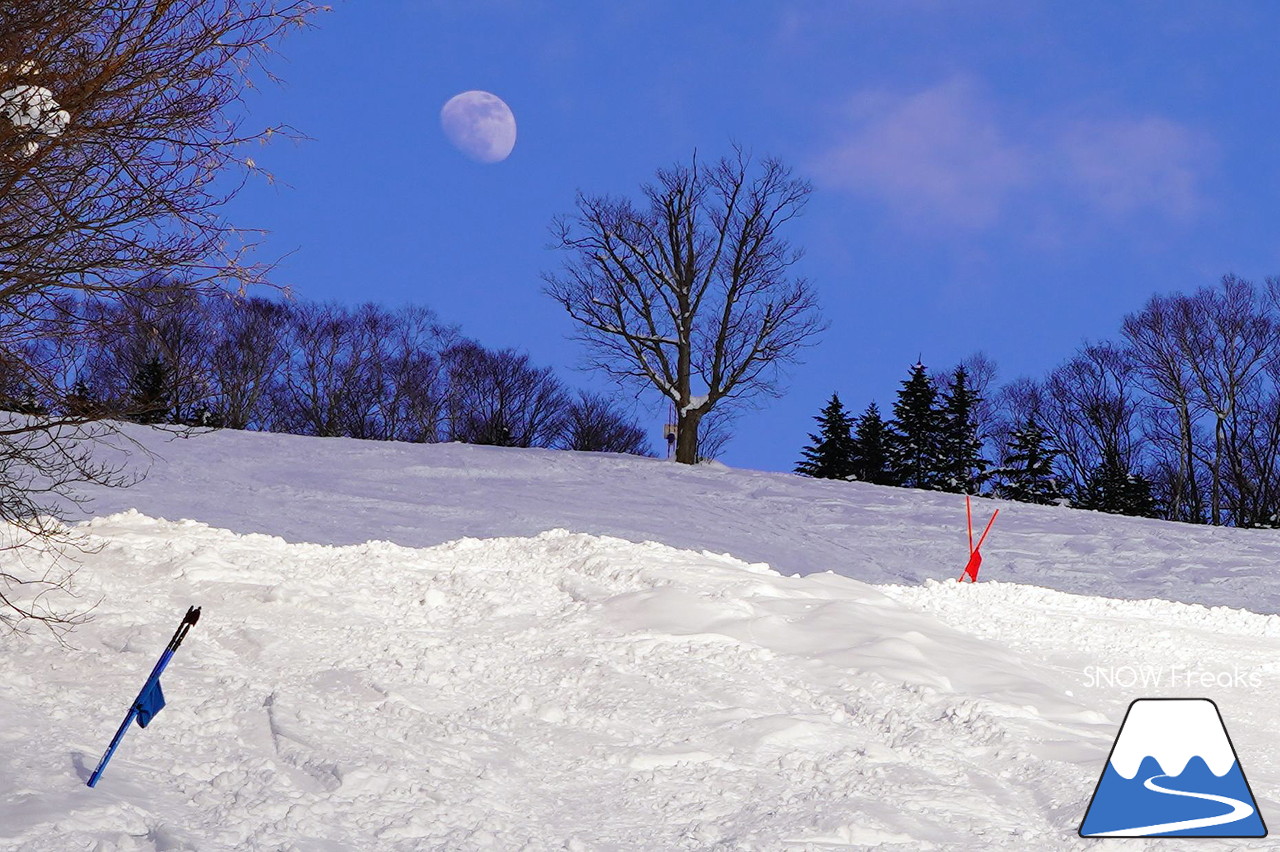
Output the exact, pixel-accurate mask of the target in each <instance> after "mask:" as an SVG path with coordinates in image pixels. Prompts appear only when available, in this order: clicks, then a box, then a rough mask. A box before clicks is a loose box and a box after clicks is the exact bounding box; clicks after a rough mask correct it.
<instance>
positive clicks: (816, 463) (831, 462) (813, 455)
mask: <svg viewBox="0 0 1280 852" xmlns="http://www.w3.org/2000/svg"><path fill="white" fill-rule="evenodd" d="M813 419H814V420H816V421H818V434H816V435H813V434H810V435H809V440H810V441H811V442H812V443H811V444H810V445H809V446H807V447H805V448H804V449H802V450H801V451H800V454H801V455H802V456H803V458H802V459H801V460H800V462H799V463H798V464H797V465H796V473H800V474H803V475H805V476H813V477H816V478H818V479H851V478H853V473H854V469H853V464H854V459H853V450H854V446H853V437H852V436H851V435H850V434H849V430H850V428H851V427H852V425H853V424H852V423H851V421H850V420H849V412H847V411H845V408H844V406H843V405H842V404H841V403H840V397H839V396H837V395H836V394H834V393H833V394H831V400H830V401H829V402H828V403H827V405H826V407H825V408H823V409H822V413H821V414H818V415H817V416H816V417H814V418H813Z"/></svg>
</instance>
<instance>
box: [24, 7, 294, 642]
mask: <svg viewBox="0 0 1280 852" xmlns="http://www.w3.org/2000/svg"><path fill="white" fill-rule="evenodd" d="M316 8H317V7H316V6H314V5H313V4H312V3H310V2H306V0H22V2H17V3H5V4H2V5H0V361H3V364H4V366H5V368H6V369H7V370H9V371H12V372H15V373H17V374H18V375H19V376H20V377H21V382H22V384H23V385H24V386H26V387H29V388H31V389H32V391H33V393H34V395H35V397H36V398H38V399H39V400H41V407H42V408H44V409H47V410H48V411H49V412H50V414H48V415H45V416H38V417H32V416H29V415H24V414H21V413H15V415H14V416H13V417H8V418H3V422H0V458H2V459H3V460H4V465H3V467H2V468H0V520H4V521H11V522H15V523H18V524H19V525H21V524H24V523H30V518H32V517H35V516H37V515H40V514H41V513H42V512H45V511H46V510H48V511H55V510H56V509H57V508H58V507H59V506H63V505H65V502H63V501H61V500H59V499H52V497H62V498H65V497H67V496H72V492H73V491H74V486H75V484H76V483H78V482H83V481H85V480H89V481H100V482H101V481H105V482H115V481H118V480H116V479H115V478H114V477H113V475H112V474H110V473H109V472H108V471H105V470H103V469H102V468H99V467H96V466H95V465H93V464H92V463H91V461H90V460H89V459H88V457H87V456H85V455H84V453H85V452H86V450H85V447H86V446H89V445H91V444H92V442H93V441H94V440H95V439H98V438H101V437H102V436H103V435H104V434H105V433H106V432H108V431H109V427H108V426H106V425H105V424H102V423H100V422H98V421H100V419H101V418H102V417H105V416H107V415H109V414H110V412H109V411H106V410H104V409H103V408H102V407H99V406H87V405H83V404H80V401H81V400H82V398H83V396H84V395H83V394H82V393H80V391H81V389H82V388H83V387H84V382H83V379H79V378H78V379H76V380H74V381H72V382H70V383H69V382H68V379H69V378H70V377H72V376H73V375H74V374H75V369H76V368H75V366H74V365H68V364H65V363H60V362H59V361H58V360H57V358H56V356H57V354H59V352H65V351H66V350H67V348H68V347H69V346H70V345H71V344H70V343H69V341H79V342H81V343H83V342H84V341H86V340H88V339H90V338H91V337H92V336H93V331H94V326H93V322H94V321H95V320H98V319H101V318H102V317H103V316H105V314H102V313H99V312H97V311H96V307H95V304H96V303H98V302H100V301H102V300H107V301H111V300H114V299H117V298H119V297H120V296H121V295H122V294H124V293H127V292H129V291H130V290H132V289H133V288H134V287H135V285H136V284H137V283H138V282H139V281H142V280H144V279H145V278H146V277H147V276H150V275H153V274H157V273H159V274H164V275H168V276H170V277H172V278H174V279H175V280H181V281H183V282H185V284H186V286H188V287H190V288H193V289H195V288H201V287H212V286H215V285H217V284H226V283H230V284H232V285H233V286H244V285H248V284H251V283H255V282H257V281H260V280H262V279H263V277H264V275H265V271H266V270H265V268H264V267H263V266H261V265H255V264H253V263H250V262H249V261H248V259H247V257H246V255H245V252H246V251H247V249H248V248H249V247H250V245H249V243H250V241H247V240H246V239H245V237H244V234H243V232H241V231H238V230H236V229H235V228H233V227H232V226H231V225H230V224H229V223H228V222H227V221H225V220H224V219H223V217H222V216H221V214H220V210H221V209H222V205H223V204H224V202H225V201H226V200H227V199H228V198H229V197H230V196H232V195H234V194H235V192H236V190H237V189H238V186H237V185H236V183H235V181H232V182H230V183H228V182H227V181H226V179H225V178H224V179H223V180H215V178H218V177H219V176H222V175H225V174H226V173H227V172H229V171H233V170H235V169H237V168H240V169H242V168H243V167H245V166H248V167H249V168H252V167H253V165H252V162H251V161H250V160H249V159H248V158H247V157H245V156H244V152H243V149H242V148H241V143H244V142H249V141H253V140H264V139H266V138H267V137H269V136H270V135H271V134H272V133H273V132H275V130H276V129H264V130H262V131H260V132H252V131H246V130H244V129H242V127H241V122H240V119H239V116H238V114H237V108H238V104H239V100H240V97H241V93H242V91H243V89H244V87H245V86H246V84H247V80H248V76H249V75H250V74H252V73H255V72H263V73H265V69H264V68H263V67H262V64H261V63H262V61H263V59H264V58H265V56H266V54H267V53H268V51H269V50H270V49H271V47H272V45H273V44H274V43H275V42H276V41H277V39H278V37H279V36H280V35H281V34H282V33H283V32H284V31H285V30H286V29H288V28H290V27H293V26H296V25H299V24H302V23H304V22H305V20H306V18H307V17H308V16H309V14H310V13H312V12H313V11H315V10H316ZM73 295H79V296H81V298H68V297H69V296H73ZM88 296H92V297H93V298H92V299H90V298H84V297H88ZM41 338H43V339H44V340H57V341H60V342H59V343H58V344H57V345H54V346H48V345H44V344H43V343H42V342H41ZM33 343H34V344H35V345H34V346H33ZM46 498H49V499H46ZM31 529H35V530H37V531H47V530H48V529H49V527H47V526H46V527H32V528H31ZM6 600H8V601H9V602H10V604H9V605H10V612H16V613H19V615H20V616H26V617H39V616H38V615H36V614H34V613H33V612H32V611H31V610H26V611H22V610H19V609H18V608H17V607H16V606H15V605H13V604H12V599H6Z"/></svg>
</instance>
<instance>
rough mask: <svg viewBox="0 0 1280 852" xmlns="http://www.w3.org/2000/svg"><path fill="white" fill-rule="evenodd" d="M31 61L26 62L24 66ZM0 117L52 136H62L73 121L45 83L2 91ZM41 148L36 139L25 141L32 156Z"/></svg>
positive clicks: (26, 148) (27, 154)
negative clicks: (45, 86) (44, 85)
mask: <svg viewBox="0 0 1280 852" xmlns="http://www.w3.org/2000/svg"><path fill="white" fill-rule="evenodd" d="M27 65H28V64H27V63H24V67H26V66H27ZM0 117H3V118H6V119H8V120H9V122H10V123H11V124H13V126H14V127H16V128H18V129H19V130H28V131H31V132H33V133H38V134H41V135H43V136H48V137H50V138H52V137H55V136H61V135H62V132H63V131H64V130H66V128H67V125H68V124H70V123H71V114H70V113H69V112H67V111H66V110H65V109H63V108H62V107H61V106H60V105H59V104H58V102H57V101H56V100H55V99H54V97H53V92H51V91H50V90H48V89H46V88H44V87H43V86H32V85H26V84H23V85H18V86H13V87H11V88H9V89H5V90H4V91H3V92H0ZM38 148H39V144H38V143H37V142H35V141H34V140H30V141H27V142H25V143H24V144H23V148H22V153H23V155H24V156H31V155H32V154H34V153H35V152H36V150H37V149H38Z"/></svg>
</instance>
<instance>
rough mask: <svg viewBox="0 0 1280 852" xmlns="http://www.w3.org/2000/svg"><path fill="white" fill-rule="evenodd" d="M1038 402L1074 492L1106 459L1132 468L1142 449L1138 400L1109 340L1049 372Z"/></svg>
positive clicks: (1129, 372) (1131, 375)
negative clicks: (1111, 459) (1114, 460)
mask: <svg viewBox="0 0 1280 852" xmlns="http://www.w3.org/2000/svg"><path fill="white" fill-rule="evenodd" d="M1040 404H1041V417H1042V419H1043V423H1044V425H1045V427H1046V428H1047V429H1048V430H1049V432H1050V434H1052V435H1053V437H1054V439H1055V441H1056V445H1057V447H1058V448H1059V450H1061V455H1060V459H1061V460H1062V461H1063V464H1064V466H1065V468H1066V470H1067V473H1068V475H1069V476H1070V479H1071V481H1072V483H1073V485H1074V487H1075V489H1076V490H1077V491H1079V490H1081V489H1083V488H1084V487H1085V485H1086V483H1087V481H1088V479H1089V476H1090V473H1091V471H1093V470H1094V469H1095V468H1097V467H1098V466H1099V465H1100V464H1102V462H1103V461H1104V460H1105V459H1107V458H1114V459H1117V460H1118V461H1119V462H1120V463H1121V464H1123V465H1124V466H1125V468H1126V469H1132V467H1133V465H1134V462H1135V461H1136V459H1137V457H1138V455H1139V451H1140V449H1141V447H1140V445H1141V442H1142V435H1141V432H1140V430H1139V429H1138V418H1139V412H1140V409H1141V405H1142V402H1141V389H1140V388H1139V386H1138V382H1137V376H1136V375H1135V371H1134V368H1133V362H1132V358H1130V356H1129V355H1128V353H1127V352H1126V351H1125V350H1123V349H1121V348H1119V347H1117V346H1115V345H1113V344H1110V343H1093V344H1089V345H1086V346H1084V347H1083V348H1081V350H1080V352H1079V353H1077V354H1076V356H1075V357H1073V358H1072V359H1071V360H1069V361H1067V362H1066V363H1065V364H1063V365H1061V366H1060V367H1058V368H1057V369H1055V370H1054V371H1053V372H1052V373H1050V375H1049V378H1048V380H1047V381H1046V382H1045V388H1044V394H1043V395H1042V397H1041V401H1040Z"/></svg>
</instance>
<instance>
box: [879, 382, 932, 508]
mask: <svg viewBox="0 0 1280 852" xmlns="http://www.w3.org/2000/svg"><path fill="white" fill-rule="evenodd" d="M937 398H938V391H937V389H936V388H935V387H934V386H933V382H932V381H930V380H929V375H928V373H927V372H925V367H924V364H920V363H917V364H916V365H915V366H914V367H912V368H911V376H910V378H908V379H907V380H906V381H904V382H903V383H902V388H901V389H900V390H899V391H898V399H897V401H896V402H894V404H893V421H892V423H890V426H889V434H888V441H887V442H886V443H887V444H888V449H889V467H890V469H891V470H892V471H893V477H894V479H895V480H897V481H898V483H900V484H902V485H906V486H908V487H910V488H927V489H933V490H936V489H937V488H938V486H939V483H940V480H941V477H940V475H939V464H938V461H939V458H938V456H939V453H938V450H939V439H940V437H941V434H940V433H941V428H940V426H941V415H940V412H939V411H938V409H937Z"/></svg>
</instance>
